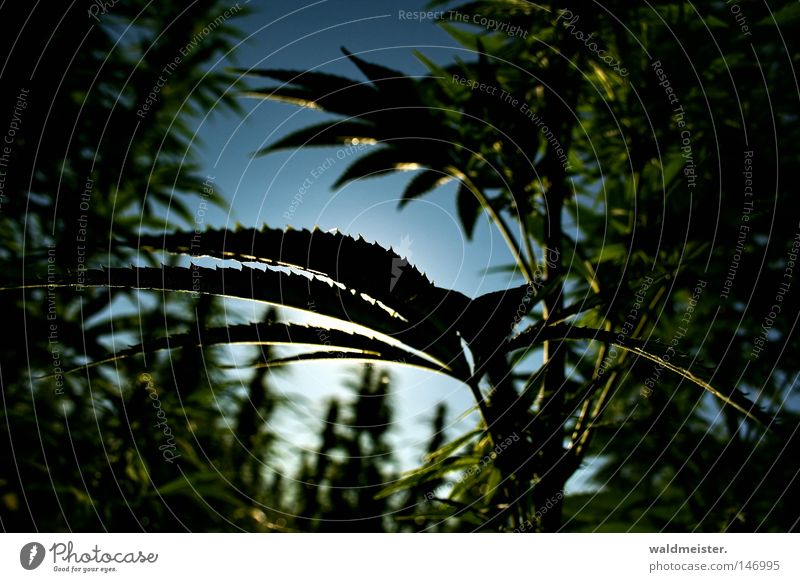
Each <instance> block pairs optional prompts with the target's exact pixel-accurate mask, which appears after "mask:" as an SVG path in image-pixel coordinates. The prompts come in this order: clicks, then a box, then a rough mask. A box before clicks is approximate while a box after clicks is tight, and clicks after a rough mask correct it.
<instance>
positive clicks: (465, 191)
mask: <svg viewBox="0 0 800 582" xmlns="http://www.w3.org/2000/svg"><path fill="white" fill-rule="evenodd" d="M456 207H457V209H458V219H459V220H460V221H461V225H462V226H463V227H464V233H465V234H466V235H467V239H468V240H472V235H473V234H474V233H475V225H476V224H477V222H478V216H480V214H481V210H483V207H482V206H481V203H480V202H479V201H478V198H477V197H476V196H475V194H473V193H472V191H471V190H470V189H469V188H468V187H467V185H466V184H464V183H462V184H461V185H460V186H459V188H458V193H457V194H456Z"/></svg>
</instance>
